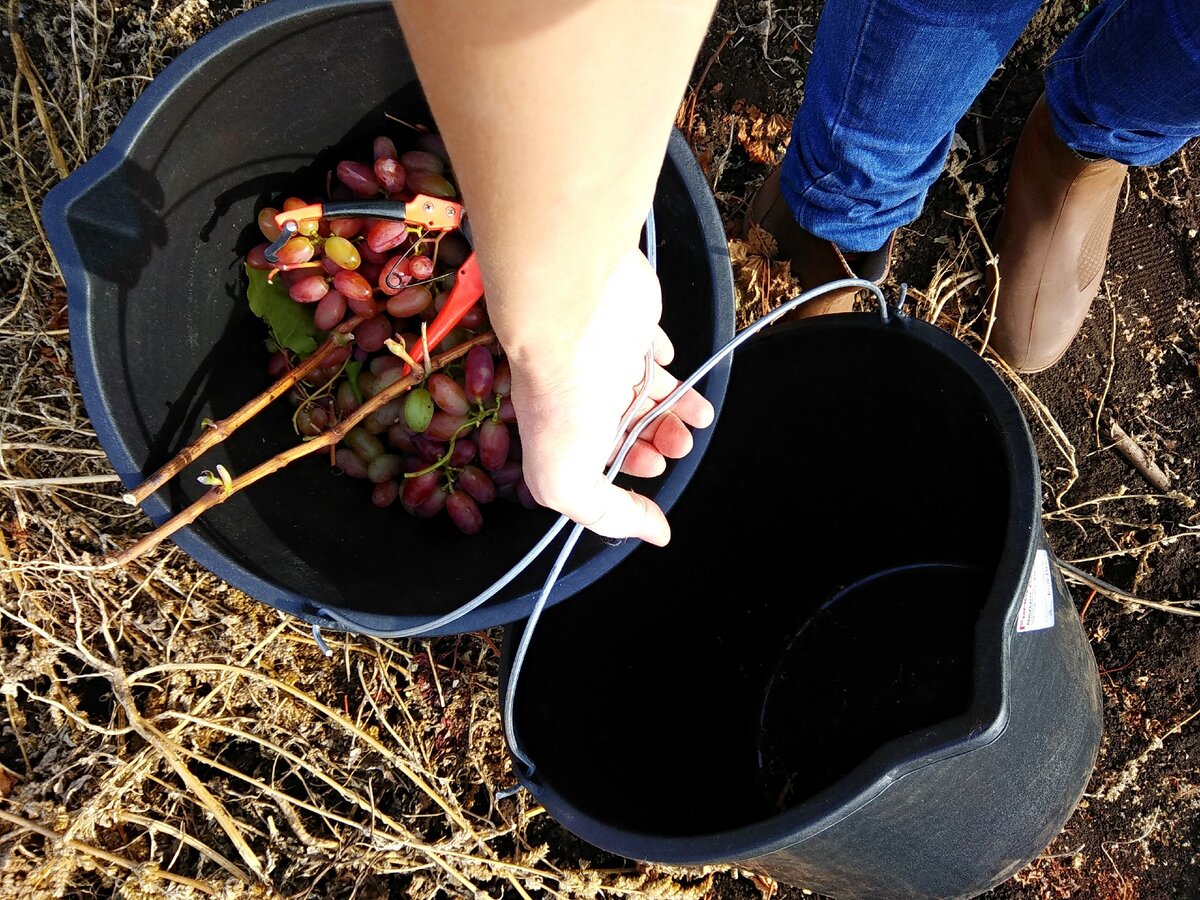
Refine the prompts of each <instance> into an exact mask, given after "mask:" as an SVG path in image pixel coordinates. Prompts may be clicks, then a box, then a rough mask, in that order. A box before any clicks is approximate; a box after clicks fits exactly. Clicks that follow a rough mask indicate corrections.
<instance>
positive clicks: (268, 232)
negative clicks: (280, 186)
mask: <svg viewBox="0 0 1200 900" xmlns="http://www.w3.org/2000/svg"><path fill="white" fill-rule="evenodd" d="M277 215H279V210H277V209H276V208H275V207H273V206H264V207H263V208H262V209H261V210H260V211H259V213H258V230H259V231H261V232H262V236H263V237H265V238H266V239H267V240H268V241H273V240H275V239H276V238H277V237H279V235H281V234H282V233H283V231H282V230H281V229H280V227H279V226H278V225H276V224H275V217H276V216H277Z"/></svg>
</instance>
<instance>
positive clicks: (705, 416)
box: [634, 364, 716, 440]
mask: <svg viewBox="0 0 1200 900" xmlns="http://www.w3.org/2000/svg"><path fill="white" fill-rule="evenodd" d="M677 387H679V379H678V378H676V377H675V376H674V375H672V374H671V373H670V372H668V371H667V370H666V369H664V368H663V367H662V366H661V365H657V364H656V365H655V366H654V369H653V371H652V372H651V383H650V390H648V391H647V392H646V394H645V396H644V397H643V398H642V404H641V407H640V408H639V409H638V412H637V417H636V418H635V420H634V421H637V419H640V418H641V417H643V416H644V415H645V414H646V413H648V412H649V411H650V410H651V409H652V408H653V407H654V406H655V405H656V404H657V403H659V402H660V401H662V400H663V399H665V398H666V397H667V396H669V395H670V394H671V392H672V391H674V390H675V388H677ZM671 415H674V416H675V417H676V418H677V419H678V420H680V421H681V422H683V423H684V424H686V425H689V426H691V427H692V428H707V427H708V426H709V425H711V424H712V423H713V419H714V418H716V411H715V410H714V409H713V405H712V404H711V403H709V402H708V400H706V399H705V398H704V396H703V395H701V394H700V393H698V392H697V391H696V390H695V389H694V388H691V389H689V390H688V391H687V392H686V393H685V394H684V395H683V396H682V397H680V398H679V399H678V400H676V401H675V403H674V405H673V406H672V407H671V409H670V410H669V411H668V412H667V413H666V414H665V415H664V416H660V417H659V419H658V420H656V421H654V422H651V423H650V424H649V425H648V426H646V431H644V432H643V433H642V436H643V437H645V438H646V439H647V440H651V439H652V436H653V433H654V430H655V429H656V428H658V427H661V426H660V422H661V421H662V419H663V418H666V417H667V416H671Z"/></svg>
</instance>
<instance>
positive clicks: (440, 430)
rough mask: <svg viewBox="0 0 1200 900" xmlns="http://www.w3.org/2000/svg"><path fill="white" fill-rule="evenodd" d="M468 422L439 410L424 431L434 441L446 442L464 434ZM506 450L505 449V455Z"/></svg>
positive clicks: (463, 417)
mask: <svg viewBox="0 0 1200 900" xmlns="http://www.w3.org/2000/svg"><path fill="white" fill-rule="evenodd" d="M469 421H470V420H469V419H468V418H467V417H466V416H455V415H451V414H450V413H448V412H443V411H442V410H440V409H439V410H438V411H437V412H435V413H434V414H433V418H431V419H430V420H429V427H428V428H426V429H425V434H426V436H428V437H430V438H432V439H433V440H435V441H448V440H450V439H451V438H452V437H454V436H455V435H458V434H466V433H467V429H466V428H465V427H464V426H465V425H466V424H467V422H469ZM507 449H508V448H505V452H506V453H507Z"/></svg>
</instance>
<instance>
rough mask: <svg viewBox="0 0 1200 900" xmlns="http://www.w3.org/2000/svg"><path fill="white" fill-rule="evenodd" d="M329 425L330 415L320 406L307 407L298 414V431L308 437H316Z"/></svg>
mask: <svg viewBox="0 0 1200 900" xmlns="http://www.w3.org/2000/svg"><path fill="white" fill-rule="evenodd" d="M328 424H329V414H328V413H327V412H325V410H324V409H323V408H322V407H320V406H306V407H304V408H303V409H301V410H300V411H299V412H298V413H296V430H297V431H299V432H300V433H301V434H303V435H306V436H307V437H314V436H316V435H318V434H320V433H321V432H322V431H324V430H325V426H326V425H328Z"/></svg>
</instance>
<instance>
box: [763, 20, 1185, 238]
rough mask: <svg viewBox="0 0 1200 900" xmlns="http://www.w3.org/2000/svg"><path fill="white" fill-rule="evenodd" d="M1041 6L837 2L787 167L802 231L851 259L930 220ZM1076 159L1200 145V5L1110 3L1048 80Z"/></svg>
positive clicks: (1135, 158) (1129, 156) (1156, 154)
mask: <svg viewBox="0 0 1200 900" xmlns="http://www.w3.org/2000/svg"><path fill="white" fill-rule="evenodd" d="M1040 4H1041V0H828V2H827V3H826V4H825V7H824V9H823V10H822V12H821V19H820V22H819V24H818V26H817V37H816V46H815V48H814V54H813V58H812V62H811V63H810V64H809V68H808V74H807V77H806V79H805V94H804V101H803V102H802V103H801V105H800V110H799V112H798V113H797V114H796V118H795V122H794V124H793V127H792V140H791V143H790V144H789V146H788V149H787V153H786V154H785V155H784V159H783V172H782V184H783V194H784V198H785V199H786V200H787V201H788V205H789V206H790V207H791V209H792V212H793V213H794V214H795V216H796V219H797V221H799V222H800V224H801V225H802V226H804V228H806V229H807V230H808V231H810V232H812V233H813V234H815V235H817V236H818V237H821V238H824V239H825V240H829V241H833V242H834V243H835V244H837V245H838V246H839V247H841V248H842V249H843V250H847V251H866V250H874V249H876V248H877V247H880V246H881V245H882V244H883V243H884V241H886V240H887V237H888V235H889V234H891V232H892V231H894V230H895V229H896V228H898V227H900V226H903V225H907V224H908V223H909V222H911V221H913V219H915V218H916V217H917V215H918V214H919V213H920V212H921V207H922V205H923V204H924V202H925V195H926V192H927V191H928V190H929V187H930V185H932V184H933V182H934V181H935V180H936V179H937V177H938V175H939V174H940V173H941V171H942V166H943V164H944V162H945V159H946V154H947V153H948V152H949V149H950V142H951V139H952V137H953V134H954V128H955V126H956V125H957V124H958V122H959V120H960V119H961V118H962V117H963V115H964V114H965V113H966V111H967V109H968V107H970V105H971V103H972V102H973V101H974V100H975V98H976V96H977V95H978V94H979V92H980V91H981V90H982V89H983V87H984V85H985V84H986V83H987V81H988V79H989V78H991V76H992V74H993V73H994V72H995V70H996V67H997V66H998V65H999V64H1000V62H1001V61H1002V60H1003V59H1004V56H1005V55H1006V54H1007V53H1008V51H1009V49H1011V47H1012V45H1013V44H1014V43H1015V42H1016V40H1017V38H1018V37H1019V36H1020V34H1021V32H1022V31H1023V30H1024V28H1025V26H1026V24H1027V23H1028V22H1029V20H1030V19H1031V18H1032V17H1033V14H1034V12H1035V11H1036V10H1037V8H1038V6H1039V5H1040ZM1045 79H1046V99H1047V105H1048V106H1049V109H1050V115H1051V120H1052V122H1053V124H1054V129H1055V131H1056V132H1057V134H1058V135H1059V137H1060V138H1062V140H1063V141H1064V143H1066V145H1067V146H1069V147H1071V148H1072V149H1073V150H1076V151H1077V152H1080V153H1087V154H1095V155H1097V156H1103V157H1108V158H1110V159H1115V160H1117V161H1119V162H1123V163H1126V164H1128V165H1135V166H1143V165H1153V164H1154V163H1158V162H1161V161H1162V160H1164V159H1166V158H1167V157H1168V156H1170V155H1171V154H1173V153H1174V152H1175V151H1177V150H1178V149H1179V148H1180V147H1182V146H1183V144H1184V143H1185V142H1187V140H1188V139H1189V138H1192V137H1194V136H1196V135H1200V0H1106V2H1103V3H1101V4H1100V5H1098V6H1097V7H1096V8H1095V9H1093V10H1092V11H1091V12H1090V13H1088V15H1086V16H1085V17H1084V19H1083V20H1082V21H1081V22H1080V23H1079V25H1078V26H1076V28H1075V29H1074V31H1072V32H1071V34H1070V35H1069V36H1068V37H1067V39H1066V41H1065V42H1064V43H1063V44H1062V46H1061V47H1060V48H1059V49H1058V51H1057V52H1056V53H1055V54H1054V57H1053V59H1052V60H1051V61H1050V63H1049V65H1048V66H1047V67H1046V72H1045Z"/></svg>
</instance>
